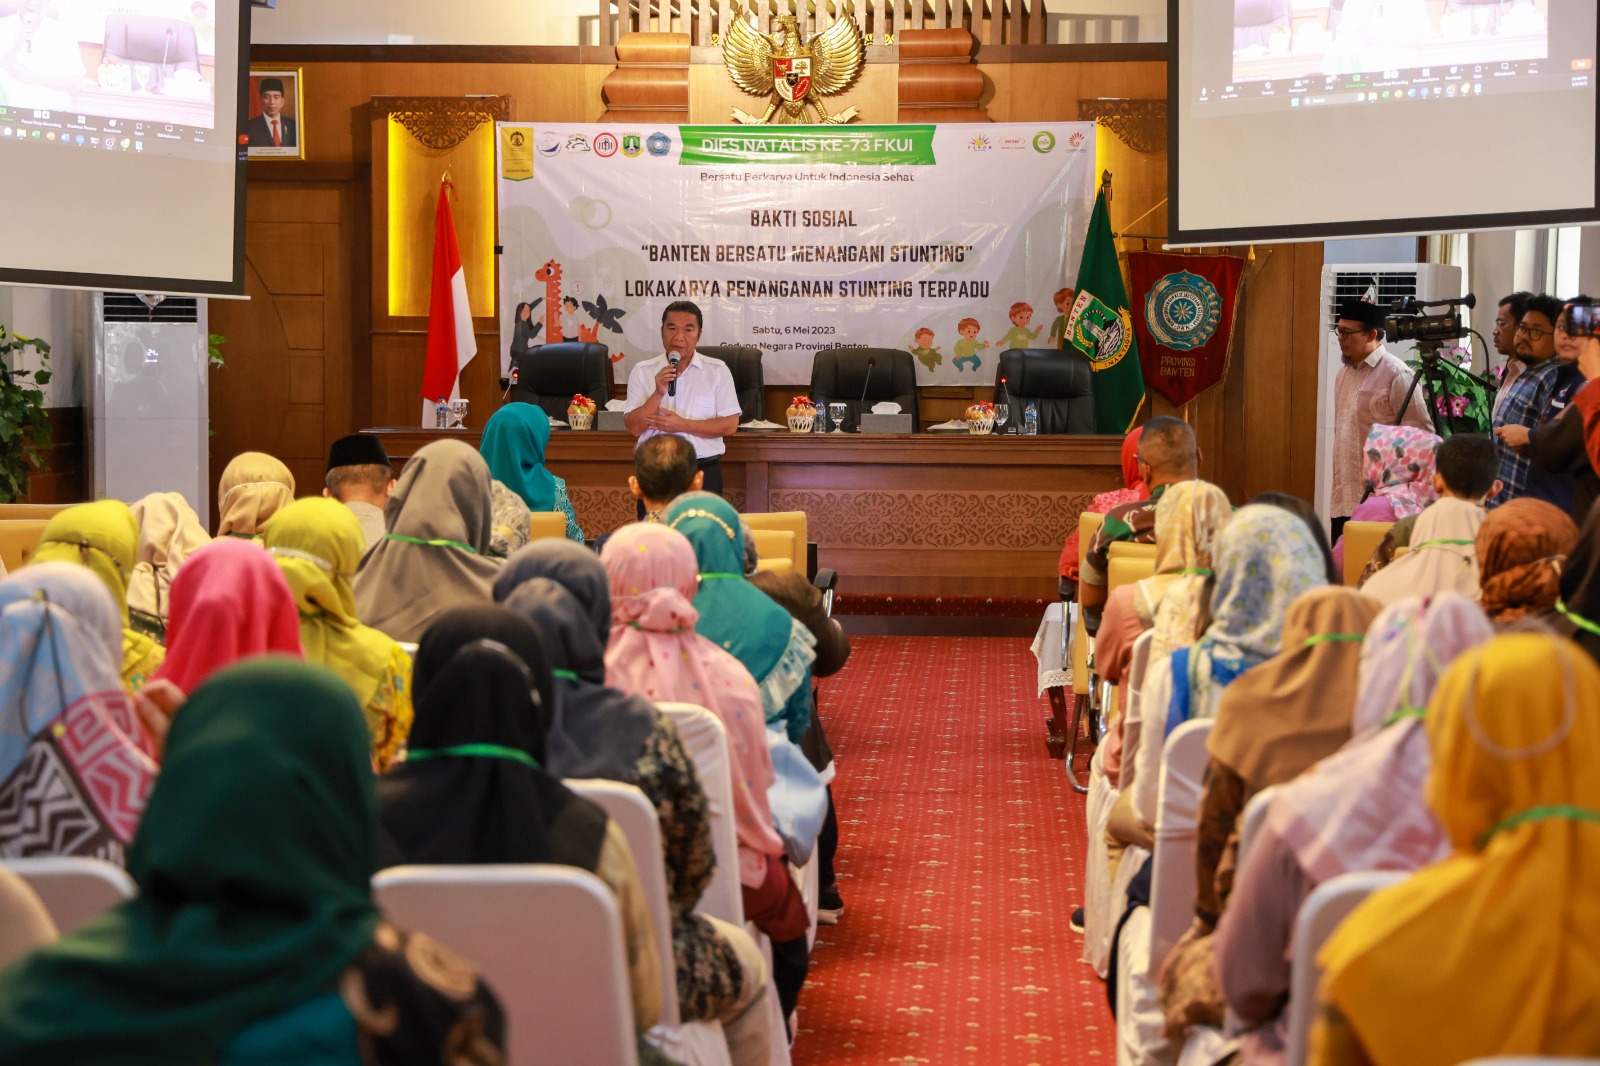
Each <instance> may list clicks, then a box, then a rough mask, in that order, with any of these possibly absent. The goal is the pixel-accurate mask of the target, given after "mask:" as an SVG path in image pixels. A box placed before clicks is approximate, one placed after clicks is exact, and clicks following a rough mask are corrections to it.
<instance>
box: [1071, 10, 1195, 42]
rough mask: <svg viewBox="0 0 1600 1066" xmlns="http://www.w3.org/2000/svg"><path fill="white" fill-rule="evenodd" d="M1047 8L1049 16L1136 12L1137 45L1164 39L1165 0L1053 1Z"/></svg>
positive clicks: (1165, 24) (1165, 33) (1165, 22)
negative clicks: (1137, 22)
mask: <svg viewBox="0 0 1600 1066" xmlns="http://www.w3.org/2000/svg"><path fill="white" fill-rule="evenodd" d="M1049 11H1050V17H1051V18H1052V19H1056V18H1061V17H1065V18H1070V17H1071V16H1073V15H1138V16H1139V43H1140V44H1150V43H1152V42H1155V43H1160V42H1162V41H1165V40H1166V39H1167V0H1054V2H1053V3H1051V4H1050V5H1049ZM1052 43H1055V42H1054V41H1052Z"/></svg>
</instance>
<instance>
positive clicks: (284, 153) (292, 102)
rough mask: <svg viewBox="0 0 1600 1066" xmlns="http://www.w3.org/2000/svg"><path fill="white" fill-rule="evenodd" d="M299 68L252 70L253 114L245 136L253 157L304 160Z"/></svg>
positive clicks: (251, 110)
mask: <svg viewBox="0 0 1600 1066" xmlns="http://www.w3.org/2000/svg"><path fill="white" fill-rule="evenodd" d="M301 85H302V79H301V76H300V71H299V69H294V70H257V69H255V68H254V67H252V68H251V70H250V117H249V119H248V120H247V121H246V122H245V124H244V136H245V141H246V144H247V146H248V151H249V155H250V158H251V159H304V158H305V157H306V139H305V127H304V126H303V125H302V123H301V110H300V93H301Z"/></svg>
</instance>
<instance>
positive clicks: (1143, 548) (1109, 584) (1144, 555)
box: [1106, 540, 1156, 596]
mask: <svg viewBox="0 0 1600 1066" xmlns="http://www.w3.org/2000/svg"><path fill="white" fill-rule="evenodd" d="M1106 563H1107V565H1106V595H1108V596H1109V595H1110V594H1111V593H1113V592H1115V591H1117V590H1118V589H1119V588H1121V587H1122V586H1123V585H1131V584H1133V583H1134V582H1135V581H1143V580H1144V579H1145V578H1147V577H1149V576H1150V575H1152V574H1154V573H1155V572H1156V546H1155V545H1154V544H1133V543H1130V542H1128V541H1121V540H1119V541H1117V542H1116V543H1115V544H1113V545H1111V548H1110V550H1109V551H1108V552H1106Z"/></svg>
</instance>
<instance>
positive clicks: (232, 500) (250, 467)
mask: <svg viewBox="0 0 1600 1066" xmlns="http://www.w3.org/2000/svg"><path fill="white" fill-rule="evenodd" d="M293 499H294V475H293V474H291V473H289V468H288V467H286V466H284V465H283V463H281V462H279V461H278V460H277V459H274V458H273V457H272V456H270V455H268V454H266V453H265V452H243V453H241V454H239V455H236V456H234V457H233V461H232V462H230V463H229V464H228V465H227V467H225V468H224V469H223V471H222V478H221V479H220V480H219V481H218V482H217V511H218V513H219V514H220V515H221V518H220V519H219V521H218V522H217V536H219V537H221V536H234V537H254V536H257V535H259V534H260V532H261V527H262V526H264V525H265V524H266V522H267V519H269V518H271V517H272V516H273V515H274V514H276V513H277V512H278V508H280V507H283V506H285V505H286V504H288V503H289V501H290V500H293Z"/></svg>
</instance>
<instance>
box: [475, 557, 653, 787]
mask: <svg viewBox="0 0 1600 1066" xmlns="http://www.w3.org/2000/svg"><path fill="white" fill-rule="evenodd" d="M574 547H576V545H574ZM578 550H579V551H582V552H583V554H584V555H586V556H588V557H589V558H590V559H591V560H593V561H594V563H595V565H596V566H599V560H598V559H595V557H594V553H593V552H590V551H587V550H584V549H581V548H580V549H578ZM518 554H519V555H520V554H521V553H520V552H519V553H518ZM601 572H602V573H604V568H602V570H601ZM505 605H506V606H507V607H508V608H510V609H511V610H512V611H514V612H516V613H517V614H518V615H520V616H521V617H522V618H524V619H526V620H527V622H528V623H529V624H530V625H531V626H532V627H533V631H534V632H535V633H536V634H537V635H538V640H539V644H540V647H541V649H542V651H543V653H544V656H545V660H546V661H547V662H548V663H549V669H550V672H551V673H552V674H553V675H555V688H556V696H555V708H556V711H555V720H554V722H553V723H552V724H551V727H550V769H551V772H552V773H557V774H560V775H561V776H562V777H603V778H607V779H609V780H612V781H624V782H632V781H633V780H634V779H635V778H636V777H637V776H638V775H637V772H636V770H635V769H634V768H635V766H636V764H637V763H638V761H639V756H640V755H641V754H643V752H644V746H645V744H646V742H648V741H649V739H650V735H651V734H652V733H653V732H655V729H656V723H657V716H658V714H659V712H658V711H657V710H656V708H655V705H654V704H652V703H651V702H650V701H648V700H646V699H644V698H642V697H640V696H633V695H629V694H628V693H626V692H623V691H622V690H620V689H615V688H611V687H610V686H608V685H607V684H606V683H605V679H606V646H605V642H604V641H603V640H602V639H601V638H599V637H598V636H596V635H595V631H594V626H593V624H592V620H591V618H590V617H589V615H588V613H587V612H586V611H585V610H584V607H583V605H582V604H580V603H579V601H578V598H577V597H576V596H574V595H572V593H570V592H568V591H567V589H566V588H565V587H563V586H562V585H561V584H559V583H557V582H556V581H553V580H551V579H549V578H544V577H535V578H531V579H530V580H527V581H524V582H522V583H521V584H520V585H518V586H517V588H516V590H515V591H514V592H512V593H511V596H510V598H509V599H507V600H506V601H505ZM606 611H607V614H608V615H609V613H610V596H609V594H608V595H607V597H606Z"/></svg>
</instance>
